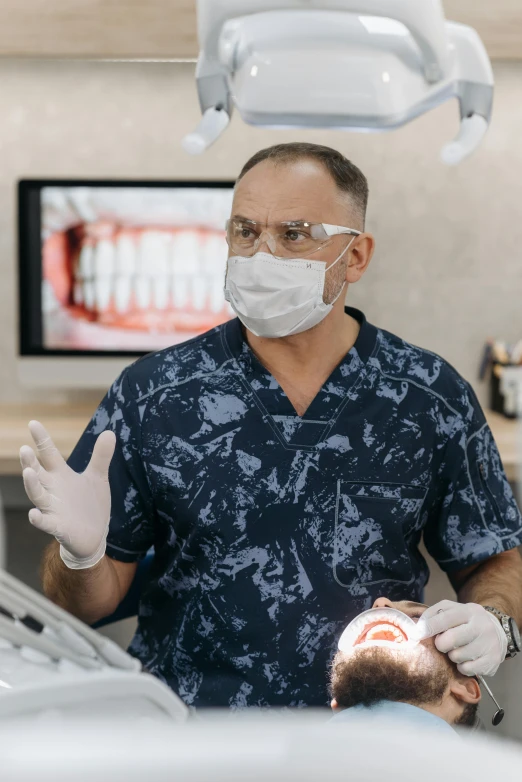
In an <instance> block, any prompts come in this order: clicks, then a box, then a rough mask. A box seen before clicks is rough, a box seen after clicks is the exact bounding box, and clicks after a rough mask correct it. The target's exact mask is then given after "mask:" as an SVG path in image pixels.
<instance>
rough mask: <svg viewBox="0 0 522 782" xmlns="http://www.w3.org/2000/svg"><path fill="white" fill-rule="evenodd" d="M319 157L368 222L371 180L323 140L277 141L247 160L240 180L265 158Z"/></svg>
mask: <svg viewBox="0 0 522 782" xmlns="http://www.w3.org/2000/svg"><path fill="white" fill-rule="evenodd" d="M307 158H308V159H310V158H311V159H312V160H318V161H319V163H321V164H322V165H323V166H324V167H325V168H326V169H327V171H328V173H329V174H330V176H331V177H332V179H333V180H334V182H335V184H336V185H337V187H338V189H339V190H340V191H341V192H342V193H346V194H347V195H349V196H350V200H351V201H352V203H353V206H354V207H355V209H356V210H357V212H358V214H359V217H360V219H361V221H362V224H363V226H364V222H365V219H366V208H367V206H368V195H369V188H368V180H367V179H366V177H365V176H364V174H363V172H362V171H361V170H360V169H359V168H357V166H356V165H354V164H353V163H352V162H351V161H350V160H348V158H346V157H344V155H342V154H341V153H340V152H338V151H337V150H336V149H332V148H331V147H325V146H323V145H322V144H310V143H308V142H306V141H293V142H291V143H288V144H275V145H274V146H272V147H267V148H266V149H260V150H259V152H256V153H255V155H252V157H251V158H250V160H247V162H246V163H245V165H244V166H243V168H242V169H241V172H240V174H239V176H238V178H237V182H239V181H240V180H241V179H242V178H243V177H244V176H245V174H246V173H248V171H250V170H251V169H252V168H254V166H257V164H258V163H262V162H263V161H264V160H270V161H273V162H274V163H293V162H295V161H297V160H304V159H307Z"/></svg>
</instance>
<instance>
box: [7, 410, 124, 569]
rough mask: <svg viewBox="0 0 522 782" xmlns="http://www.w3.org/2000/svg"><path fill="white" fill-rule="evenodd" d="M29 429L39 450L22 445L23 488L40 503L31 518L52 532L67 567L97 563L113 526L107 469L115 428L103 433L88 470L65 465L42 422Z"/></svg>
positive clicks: (37, 525) (44, 529)
mask: <svg viewBox="0 0 522 782" xmlns="http://www.w3.org/2000/svg"><path fill="white" fill-rule="evenodd" d="M29 430H30V432H31V435H32V438H33V440H34V442H35V445H36V454H35V452H34V451H33V449H32V448H30V447H29V446H28V445H24V446H23V447H22V448H21V449H20V462H21V464H22V468H23V479H24V487H25V491H26V493H27V496H28V497H29V499H30V500H31V502H32V503H34V505H36V508H32V509H31V510H30V511H29V521H30V522H31V524H32V525H33V526H34V527H37V528H38V529H41V530H43V532H47V533H49V535H54V537H55V538H56V540H57V541H58V542H59V543H60V556H61V558H62V560H63V561H64V563H65V564H66V565H67V567H69V568H71V569H73V570H82V569H84V568H90V567H93V566H94V565H96V563H97V562H99V561H100V559H101V558H102V557H103V555H104V553H105V541H106V538H107V532H108V530H109V520H110V512H111V492H110V487H109V475H108V473H109V464H110V462H111V459H112V456H113V454H114V448H115V445H116V437H115V435H114V432H110V431H106V432H102V434H100V436H99V437H98V439H97V440H96V443H95V446H94V449H93V452H92V457H91V460H90V462H89V464H88V466H87V469H86V470H85V472H82V473H77V472H75V471H74V470H71V468H70V467H69V466H68V465H67V464H66V463H65V461H64V460H63V458H62V456H61V455H60V453H59V452H58V449H57V448H56V446H55V444H54V443H53V441H52V440H51V438H50V436H49V434H48V433H47V431H46V430H45V428H44V427H43V426H42V424H40V423H39V422H38V421H30V422H29ZM37 456H38V458H37Z"/></svg>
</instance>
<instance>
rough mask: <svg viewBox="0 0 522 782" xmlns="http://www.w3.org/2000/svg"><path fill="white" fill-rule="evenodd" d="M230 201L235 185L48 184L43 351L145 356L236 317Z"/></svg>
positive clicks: (43, 192)
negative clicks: (228, 276) (227, 295)
mask: <svg viewBox="0 0 522 782" xmlns="http://www.w3.org/2000/svg"><path fill="white" fill-rule="evenodd" d="M231 203H232V185H231V184H230V183H210V184H208V183H207V184H206V185H203V184H202V185H197V184H196V183H186V184H185V183H173V184H170V185H166V184H165V185H164V184H158V185H156V184H155V183H154V184H152V183H151V184H150V185H145V184H142V185H141V186H140V185H139V184H135V183H132V184H126V183H121V184H120V183H116V184H114V183H94V184H90V183H89V184H87V183H81V182H78V183H74V184H69V183H67V184H64V183H48V184H42V185H41V186H40V188H39V205H38V206H39V224H40V237H39V241H40V247H41V260H40V270H39V271H40V279H41V288H40V308H39V310H40V311H39V313H38V314H39V316H40V320H41V329H40V341H41V345H40V349H39V350H37V352H44V353H45V352H56V351H66V352H96V353H97V352H111V353H114V352H122V353H131V352H135V353H143V352H148V351H152V350H157V349H161V348H163V347H167V346H169V345H172V344H175V343H177V342H182V341H185V340H187V339H191V338H192V337H194V336H196V335H198V334H200V333H202V332H204V331H207V330H208V329H211V328H213V327H214V326H217V325H218V324H220V323H222V322H224V321H225V320H228V319H229V318H230V317H231V316H232V315H233V313H232V310H231V309H230V306H229V305H228V303H227V302H226V301H225V299H224V294H223V285H224V277H225V266H226V259H227V244H226V240H225V230H224V228H225V222H226V220H227V218H228V216H229V214H230V207H231ZM32 206H33V209H34V206H35V202H34V199H33V202H32ZM28 222H29V223H31V220H29V221H28ZM32 225H33V230H34V225H35V220H34V215H33V220H32ZM29 230H31V229H30V228H29ZM21 239H23V237H21ZM22 243H23V241H22ZM24 254H25V255H27V253H22V255H24ZM29 254H31V253H29ZM33 255H34V252H33ZM21 260H22V262H23V257H21ZM36 271H37V270H36V269H35V264H34V259H33V263H32V267H31V274H33V275H34V274H36ZM27 277H28V274H27V269H26V271H25V279H26V280H27ZM33 282H34V280H33ZM23 295H24V291H23V290H21V296H22V297H23ZM22 309H23V306H22ZM31 309H32V314H31V315H30V317H34V316H35V312H34V309H35V308H34V306H33V307H32V308H31ZM36 331H38V329H33V333H35V332H36ZM37 341H38V340H37ZM33 342H34V339H33ZM37 347H38V346H37Z"/></svg>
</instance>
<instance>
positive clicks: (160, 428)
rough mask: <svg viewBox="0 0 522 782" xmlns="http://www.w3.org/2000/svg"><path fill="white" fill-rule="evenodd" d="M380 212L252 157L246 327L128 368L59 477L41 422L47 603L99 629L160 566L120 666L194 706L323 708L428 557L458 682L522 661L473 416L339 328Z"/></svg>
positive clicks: (504, 491) (232, 285)
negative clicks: (423, 550) (142, 672)
mask: <svg viewBox="0 0 522 782" xmlns="http://www.w3.org/2000/svg"><path fill="white" fill-rule="evenodd" d="M367 198H368V184H367V181H366V178H365V177H364V175H363V174H362V173H361V171H359V169H358V168H356V166H354V165H353V164H352V163H351V162H350V161H348V160H347V159H346V158H344V157H343V156H342V155H341V154H340V153H338V152H336V151H335V150H332V149H330V148H327V147H322V146H318V145H314V144H304V143H296V144H283V145H278V146H276V147H272V148H270V149H267V150H262V151H261V152H259V153H258V154H257V155H255V156H254V157H253V158H252V159H251V160H250V161H249V162H248V163H247V164H246V165H245V167H244V169H243V171H242V172H241V174H240V177H239V179H238V182H237V186H236V190H235V196H234V202H233V209H232V215H231V219H230V221H229V223H228V228H227V238H228V243H229V247H230V255H229V261H228V267H227V278H226V284H225V295H226V297H227V298H228V300H229V301H230V303H231V305H232V307H233V308H234V310H235V312H236V313H237V315H238V318H237V319H234V320H231V321H229V322H228V323H226V324H224V325H223V326H219V327H218V328H216V329H214V330H212V331H210V332H208V333H206V334H204V335H202V336H200V337H197V338H196V339H193V340H190V341H189V342H186V343H184V344H181V345H175V346H173V347H172V348H168V349H166V350H163V351H161V352H159V353H155V354H151V355H148V356H146V357H144V358H142V359H140V360H139V361H137V362H136V363H135V364H133V365H132V366H130V367H129V368H128V369H126V370H125V371H124V372H123V374H122V375H121V376H120V377H119V378H118V379H117V380H116V382H115V383H114V385H113V386H112V388H111V389H110V391H109V392H108V394H107V396H106V397H105V399H104V400H103V402H102V403H101V405H100V407H99V408H98V410H97V412H96V413H95V415H94V417H93V419H92V421H91V423H90V424H89V426H88V427H87V429H86V431H85V433H84V434H83V436H82V438H81V439H80V442H79V443H78V445H77V447H76V449H75V451H74V452H73V454H72V456H71V458H70V460H69V465H70V467H68V466H66V465H65V463H64V462H63V461H62V459H61V457H60V456H59V454H58V453H57V451H56V449H55V447H54V445H53V443H52V440H51V439H50V437H49V435H48V434H47V433H46V431H45V430H44V429H43V427H42V426H41V425H40V424H38V423H37V422H31V424H30V428H31V432H32V435H33V438H34V440H35V443H36V454H35V452H34V451H33V450H32V449H31V448H29V447H28V446H24V448H22V451H21V460H22V465H23V467H24V481H25V486H26V490H27V493H28V495H29V497H30V498H31V500H32V501H33V503H34V504H35V506H36V507H35V508H34V509H32V510H31V511H30V521H31V523H33V524H34V525H35V526H36V527H39V528H40V529H43V530H45V531H46V532H48V533H50V534H51V535H54V537H55V538H56V541H57V542H53V543H52V545H51V546H50V547H49V549H48V550H47V552H46V555H45V560H44V564H43V581H44V589H45V592H46V594H47V595H48V596H49V597H51V599H53V600H55V601H56V602H57V603H58V604H60V605H62V606H63V607H65V608H67V609H68V610H70V611H71V612H72V613H74V614H76V615H77V616H79V617H81V618H82V619H84V620H85V621H87V622H92V623H93V622H95V621H97V620H99V619H100V618H102V617H104V616H108V615H110V614H111V613H112V612H113V611H114V609H115V608H116V607H117V605H118V604H119V603H120V601H121V600H122V599H123V597H124V596H125V594H126V593H127V592H128V590H129V587H130V585H131V583H132V581H133V577H134V575H135V573H136V568H137V563H138V561H139V560H140V559H141V558H143V557H144V556H145V554H146V553H147V552H148V551H149V550H150V549H151V547H153V548H154V561H153V564H152V568H151V571H150V575H149V577H148V581H147V584H146V586H145V589H144V591H143V594H142V597H141V603H140V610H139V623H138V629H137V632H136V635H135V637H134V639H133V641H132V644H131V647H130V651H131V652H132V654H134V655H135V656H136V657H138V658H139V659H140V660H141V661H142V662H143V664H144V665H145V666H146V668H147V669H148V670H149V671H151V672H152V673H154V674H156V675H157V676H158V677H159V678H160V679H162V680H163V681H165V682H167V683H168V684H169V685H170V686H171V687H172V688H173V689H174V690H175V691H176V692H177V693H179V695H180V696H181V697H182V698H183V699H184V700H185V702H186V703H188V704H191V705H194V706H227V707H232V708H235V707H242V706H262V705H273V706H318V705H326V704H327V694H326V691H325V684H324V683H325V676H326V672H327V668H328V664H329V662H330V661H331V659H332V656H333V653H334V652H335V642H336V638H337V637H338V636H339V634H340V632H341V630H342V629H343V627H344V626H345V625H346V624H347V622H348V621H350V619H351V618H353V617H354V616H356V615H357V614H358V613H360V612H361V611H363V610H365V609H367V608H370V607H371V605H372V604H373V602H374V600H375V599H376V598H377V597H378V596H379V595H381V594H383V593H384V594H386V595H388V597H389V598H390V599H391V600H394V601H399V600H402V599H408V600H416V601H420V600H421V597H422V591H423V587H424V585H425V583H426V581H427V579H428V569H427V566H426V563H425V561H424V559H423V558H422V556H421V554H420V553H419V549H418V544H419V541H420V539H421V537H422V536H424V540H425V543H426V546H427V548H428V550H429V551H430V553H431V554H432V555H433V557H434V558H435V559H436V560H437V561H438V562H439V564H440V565H441V567H442V568H443V569H444V570H445V571H446V572H447V573H448V576H449V578H450V580H451V583H452V584H453V586H454V587H455V589H456V590H457V592H458V597H459V600H460V601H461V602H462V603H465V604H466V605H463V606H459V605H458V604H456V603H452V602H450V601H446V602H445V603H444V605H443V606H442V608H440V607H439V608H437V607H434V608H432V609H430V611H432V615H430V617H431V618H430V620H429V621H430V623H431V624H430V626H429V632H430V633H431V635H433V636H434V635H437V638H436V643H437V644H438V648H439V649H440V650H441V651H444V652H450V656H451V659H452V660H453V661H454V662H455V663H458V664H460V668H459V670H461V672H462V673H464V674H466V675H472V674H477V673H489V674H490V675H491V674H492V673H494V672H495V671H496V670H497V668H498V666H499V665H500V663H501V662H502V660H504V658H505V656H506V654H514V653H515V652H516V651H517V648H515V647H516V646H517V641H516V639H514V633H515V627H514V625H515V624H516V623H518V624H520V622H521V621H522V567H521V560H520V556H519V554H518V551H517V548H516V547H517V546H518V545H519V544H520V542H521V541H522V520H521V517H520V513H519V511H518V509H517V506H516V503H515V501H514V499H513V496H512V493H511V490H510V488H509V484H508V482H507V480H506V477H505V475H504V472H503V469H502V465H501V462H500V458H499V455H498V452H497V449H496V447H495V444H494V442H493V439H492V436H491V433H490V431H489V429H488V426H487V424H486V422H485V419H484V416H483V413H482V411H481V409H480V407H479V404H478V402H477V400H476V398H475V395H474V393H473V391H472V389H471V387H470V385H469V384H468V383H467V382H466V381H465V380H463V379H462V378H461V377H460V376H459V374H458V373H457V372H456V371H455V370H454V369H453V368H452V367H451V366H449V365H448V364H447V363H446V362H445V361H444V360H443V359H441V358H439V357H438V356H436V355H434V354H432V353H429V352H427V351H425V350H422V349H421V348H418V347H414V346H412V345H409V344H407V343H406V342H404V341H403V340H402V339H400V338H398V337H396V336H394V335H392V334H390V333H388V332H386V331H382V330H380V329H378V328H376V327H375V326H372V325H371V324H370V323H368V322H367V320H366V319H365V317H364V315H363V314H362V313H361V312H359V311H357V310H355V309H352V308H349V307H345V297H346V293H347V291H348V290H349V286H350V285H352V284H354V283H356V282H358V281H359V280H360V278H361V277H362V276H363V274H364V272H365V271H366V269H367V268H368V264H369V263H370V260H371V257H372V253H373V249H374V239H373V237H372V236H371V235H370V234H369V233H366V232H365V225H364V222H365V211H366V204H367ZM114 447H115V452H114V455H113V450H114ZM111 457H112V458H111ZM109 462H110V470H109V471H108V467H109ZM107 471H108V481H107ZM109 520H110V523H109ZM483 606H490V607H491V609H494V610H495V611H496V612H498V613H497V614H494V613H492V611H491V610H490V609H489V608H488V609H485V608H483ZM439 611H440V613H439ZM510 622H511V624H509V623H510ZM510 636H513V637H510Z"/></svg>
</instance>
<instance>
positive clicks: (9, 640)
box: [0, 570, 189, 780]
mask: <svg viewBox="0 0 522 782" xmlns="http://www.w3.org/2000/svg"><path fill="white" fill-rule="evenodd" d="M129 615H130V614H129ZM188 715H189V710H188V708H187V707H186V706H185V704H184V703H183V702H182V701H181V700H180V698H178V696H177V695H175V694H174V693H173V692H172V690H171V689H170V688H169V687H167V686H166V685H165V684H163V682H161V681H160V680H159V679H157V678H156V677H154V676H152V675H150V674H147V673H144V672H143V671H142V666H141V663H140V662H139V661H138V660H136V659H135V658H134V657H132V656H131V655H129V654H127V652H125V651H123V649H121V648H120V647H119V646H117V644H115V643H114V642H113V641H112V640H110V639H109V638H104V637H103V636H102V635H100V634H99V633H97V632H95V630H93V629H92V628H90V627H87V626H86V625H85V624H84V623H83V622H81V621H80V620H79V619H76V618H75V617H73V616H72V615H71V614H69V613H67V611H64V610H63V609H61V608H59V607H58V606H56V605H54V604H53V603H51V601H49V600H47V598H45V597H44V596H43V595H41V594H39V593H38V592H36V591H34V590H33V589H31V588H30V587H28V586H26V585H25V584H23V583H22V582H21V581H19V580H18V579H16V578H14V577H13V576H11V575H10V574H8V573H6V571H4V570H0V726H1V729H0V734H1V733H2V730H3V727H4V726H5V725H6V724H8V723H9V722H10V721H12V720H15V719H16V720H17V721H22V722H23V721H31V720H34V719H37V720H39V721H40V722H45V723H49V724H52V725H56V723H59V724H60V726H64V725H68V724H72V723H75V722H77V723H78V722H81V721H82V720H84V719H86V718H92V719H100V718H102V717H103V718H105V719H111V720H112V721H113V722H114V724H116V725H122V724H125V723H127V724H130V723H132V724H136V723H139V724H144V723H149V724H150V723H151V722H152V723H154V724H159V723H167V724H168V725H172V724H173V723H175V724H178V723H181V722H184V721H185V720H186V719H187V718H188ZM58 733H59V731H58ZM0 776H2V779H4V776H3V773H2V774H1V775H0ZM5 779H6V780H7V777H5Z"/></svg>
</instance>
